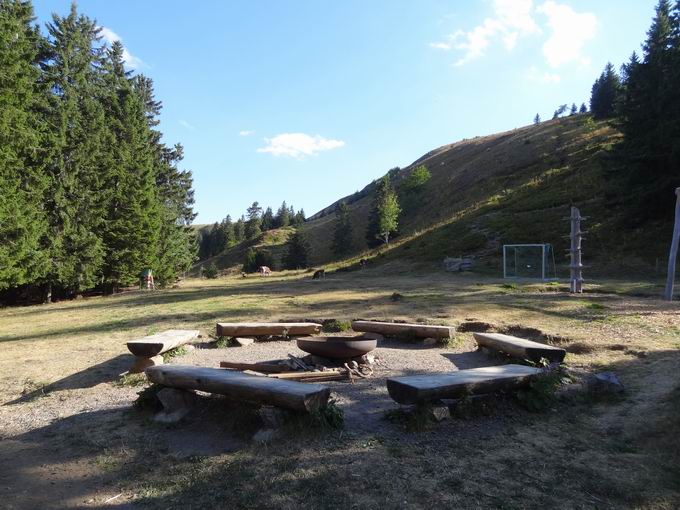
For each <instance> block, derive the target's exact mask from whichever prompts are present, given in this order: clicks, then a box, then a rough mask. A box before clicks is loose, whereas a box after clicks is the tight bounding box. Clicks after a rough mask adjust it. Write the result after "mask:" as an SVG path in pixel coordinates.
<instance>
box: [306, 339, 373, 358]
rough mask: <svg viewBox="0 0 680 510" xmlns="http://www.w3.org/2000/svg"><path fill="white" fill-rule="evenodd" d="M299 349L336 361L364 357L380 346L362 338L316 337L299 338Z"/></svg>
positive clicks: (371, 340)
mask: <svg viewBox="0 0 680 510" xmlns="http://www.w3.org/2000/svg"><path fill="white" fill-rule="evenodd" d="M296 342H297V346H298V348H299V349H301V350H303V351H305V352H307V353H309V354H314V355H316V356H321V357H325V358H334V359H344V358H354V357H358V356H363V355H364V354H368V353H369V352H371V351H372V350H374V349H375V348H376V347H377V346H378V341H377V340H374V339H370V338H364V337H362V336H314V337H307V338H298V339H297V340H296Z"/></svg>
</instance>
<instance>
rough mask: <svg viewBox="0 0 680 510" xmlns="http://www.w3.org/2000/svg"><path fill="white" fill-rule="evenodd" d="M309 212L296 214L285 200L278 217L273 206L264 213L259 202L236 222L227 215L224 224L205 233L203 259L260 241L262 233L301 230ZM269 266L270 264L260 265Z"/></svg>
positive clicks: (201, 250) (200, 241) (201, 248)
mask: <svg viewBox="0 0 680 510" xmlns="http://www.w3.org/2000/svg"><path fill="white" fill-rule="evenodd" d="M305 220H306V218H305V211H304V209H300V210H299V211H297V212H296V211H295V208H294V207H293V206H292V205H291V206H288V205H287V204H286V201H285V200H284V201H283V203H282V204H281V207H279V208H278V210H277V211H276V214H274V211H273V210H272V208H271V207H267V209H265V210H264V211H263V210H262V207H260V204H259V202H253V204H252V205H251V206H250V207H248V209H247V210H246V214H244V215H242V216H241V217H240V218H239V219H238V220H236V221H233V220H232V218H231V216H230V215H227V217H226V218H224V219H223V220H222V221H220V222H216V223H214V224H213V225H212V227H211V228H210V229H209V230H205V231H204V232H203V233H202V235H201V237H200V240H199V252H198V255H199V259H200V260H206V259H209V258H210V257H214V256H215V255H218V254H220V253H222V252H223V251H224V250H226V249H227V248H230V247H231V246H235V245H237V244H239V243H241V242H243V241H250V240H253V239H256V238H257V237H258V236H259V235H260V234H261V233H262V232H266V231H268V230H273V229H276V228H283V227H289V226H292V227H299V226H301V225H302V224H303V223H304V222H305ZM260 265H267V264H260Z"/></svg>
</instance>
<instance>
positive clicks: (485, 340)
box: [473, 333, 567, 363]
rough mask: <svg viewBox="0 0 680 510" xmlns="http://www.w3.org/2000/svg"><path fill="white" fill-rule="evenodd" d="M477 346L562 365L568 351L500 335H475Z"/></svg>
mask: <svg viewBox="0 0 680 510" xmlns="http://www.w3.org/2000/svg"><path fill="white" fill-rule="evenodd" d="M473 335H474V337H475V340H476V341H477V345H479V346H480V347H485V348H487V349H491V350H493V351H499V352H503V353H505V354H508V355H509V356H512V357H514V358H519V359H527V360H530V361H534V362H538V361H541V359H542V358H545V359H547V360H548V361H554V362H557V363H562V361H564V357H565V356H566V355H567V351H565V350H564V349H560V348H559V347H553V346H552V345H546V344H541V343H538V342H533V341H531V340H525V339H524V338H517V337H516V336H510V335H502V334H500V333H473Z"/></svg>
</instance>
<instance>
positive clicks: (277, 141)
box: [257, 133, 345, 159]
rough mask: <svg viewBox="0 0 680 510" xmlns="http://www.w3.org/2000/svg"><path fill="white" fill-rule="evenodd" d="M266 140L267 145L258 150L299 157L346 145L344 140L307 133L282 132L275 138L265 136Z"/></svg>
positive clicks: (276, 154) (275, 154)
mask: <svg viewBox="0 0 680 510" xmlns="http://www.w3.org/2000/svg"><path fill="white" fill-rule="evenodd" d="M265 142H267V145H266V146H265V147H261V148H259V149H257V152H269V153H270V154H273V155H274V156H290V157H293V158H298V159H302V158H304V157H305V156H313V155H316V154H318V153H319V152H322V151H329V150H332V149H337V148H339V147H342V146H344V145H345V142H343V141H342V140H332V139H329V138H324V137H323V136H319V135H314V136H311V135H307V134H305V133H281V134H280V135H276V136H275V137H273V138H265Z"/></svg>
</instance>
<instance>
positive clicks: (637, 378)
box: [0, 268, 680, 509]
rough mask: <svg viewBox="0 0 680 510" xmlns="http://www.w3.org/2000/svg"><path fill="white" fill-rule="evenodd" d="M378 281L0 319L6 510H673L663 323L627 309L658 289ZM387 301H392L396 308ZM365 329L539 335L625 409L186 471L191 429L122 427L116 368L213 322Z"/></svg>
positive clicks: (131, 419) (297, 441)
mask: <svg viewBox="0 0 680 510" xmlns="http://www.w3.org/2000/svg"><path fill="white" fill-rule="evenodd" d="M389 272H390V269H389V268H384V269H381V270H364V271H358V272H353V273H336V274H334V275H330V276H329V278H327V279H326V280H323V281H312V280H311V279H310V278H309V276H308V275H304V274H302V273H289V274H282V275H276V276H274V277H271V278H266V279H265V278H259V277H250V278H246V279H241V278H228V279H218V280H206V281H200V280H188V281H186V282H184V284H183V286H182V287H181V288H179V289H173V290H168V291H159V292H154V293H144V292H131V293H127V294H122V295H118V296H113V297H107V298H92V299H86V300H79V301H72V302H61V303H56V304H53V305H49V306H34V307H27V308H8V309H3V310H0V344H1V346H2V350H1V351H0V374H2V375H1V376H0V377H2V380H1V381H0V383H1V384H0V396H2V401H3V402H4V403H5V405H3V406H1V407H0V437H1V438H2V439H3V441H2V443H0V484H2V487H3V498H4V502H5V503H6V504H8V506H9V507H10V508H38V507H46V506H57V507H97V506H102V505H103V503H104V501H105V500H106V499H108V498H110V497H113V496H115V495H117V494H121V493H122V495H121V496H119V497H118V498H116V500H115V501H112V502H111V504H112V505H115V504H125V503H146V504H148V505H149V507H152V508H201V507H205V508H208V507H215V506H224V507H231V508H240V507H245V508H255V507H257V508H261V507H265V506H269V507H272V508H299V507H300V506H303V507H306V508H340V507H343V508H346V507H348V506H349V507H356V508H379V507H382V508H396V507H399V508H423V507H431V506H439V507H449V508H451V507H465V508H473V507H474V508H479V507H499V508H539V507H548V506H552V507H559V508H591V507H592V508H595V507H597V508H609V507H636V508H669V509H670V508H676V507H677V506H678V505H679V504H680V496H679V493H678V491H679V490H680V487H679V486H678V480H679V479H680V476H678V475H679V474H680V473H678V468H677V462H676V461H677V452H673V451H672V448H673V447H674V446H677V440H676V439H675V438H674V436H673V435H672V434H669V433H668V431H677V412H676V411H675V410H674V409H675V407H677V402H678V382H677V381H678V380H677V373H678V370H679V369H680V355H679V352H678V349H680V315H679V314H678V309H677V305H670V304H666V303H662V302H660V301H658V300H655V299H652V298H645V297H637V296H635V297H633V296H630V295H628V294H626V293H625V292H626V291H627V290H630V289H634V290H635V293H636V294H637V293H640V291H641V288H642V292H650V289H654V287H653V286H650V285H644V286H643V285H640V284H639V283H636V282H606V283H603V284H601V285H598V286H595V285H591V286H590V287H589V288H588V291H589V292H588V293H587V294H584V295H583V296H579V297H574V296H570V295H568V294H566V293H564V292H562V291H560V290H559V289H557V290H555V289H553V288H550V289H546V288H544V286H541V285H521V284H520V285H518V286H517V288H515V289H507V288H504V287H503V286H502V282H500V281H496V280H491V279H487V278H480V277H477V276H473V275H464V276H452V275H447V274H427V273H425V274H410V275H409V274H405V275H400V276H388V274H389ZM395 292H398V293H399V294H401V295H402V296H403V299H401V300H398V301H393V300H392V299H390V296H392V294H393V293H395ZM593 303H596V305H593ZM359 317H361V318H395V319H406V320H412V321H413V320H421V321H428V322H437V323H449V324H453V325H456V324H459V323H461V322H464V321H465V320H466V319H474V320H476V321H479V322H485V323H488V324H491V325H493V326H494V327H496V328H499V329H502V328H509V327H512V326H521V327H524V328H535V329H536V330H539V332H540V333H542V334H546V335H550V336H551V337H553V338H558V339H559V342H560V343H561V345H564V346H565V347H567V349H569V347H570V346H572V348H571V349H569V350H570V352H569V354H568V358H567V361H568V364H569V365H570V366H573V367H581V368H586V369H593V368H596V369H607V370H614V371H616V372H617V373H618V374H619V376H620V378H621V379H622V380H623V382H624V384H625V385H626V387H627V390H628V391H627V394H626V396H625V397H624V398H623V399H621V400H617V401H577V402H570V403H562V404H558V405H556V406H555V408H554V409H553V410H552V411H550V412H547V413H543V414H532V413H528V412H526V411H523V410H522V409H520V408H519V407H517V406H516V405H514V404H513V403H512V402H505V401H504V402H499V403H498V405H497V406H494V408H493V409H492V411H491V413H490V415H489V416H474V417H471V418H467V419H462V418H457V419H455V420H453V421H452V422H449V423H448V424H441V426H437V427H434V428H433V429H431V430H427V431H424V432H419V433H404V432H401V431H399V430H398V427H397V426H395V425H393V424H390V423H389V422H384V426H382V427H380V428H378V429H376V430H375V431H373V432H372V433H370V434H367V433H364V432H361V433H357V432H356V431H353V430H351V429H347V430H345V431H344V432H342V433H341V434H339V433H334V432H331V433H328V432H326V433H322V432H314V431H309V432H307V431H306V432H304V434H302V435H301V436H302V437H301V436H300V435H298V436H296V435H295V434H292V435H288V436H286V437H284V438H283V439H281V440H280V441H278V442H275V443H273V444H271V445H269V446H254V445H249V444H248V443H247V442H244V441H245V439H243V438H242V437H240V436H239V437H236V439H234V441H235V442H234V447H233V448H231V449H230V448H226V449H225V450H224V451H215V448H214V445H206V446H205V451H206V452H210V453H205V454H203V455H195V454H192V455H191V456H186V455H182V454H180V453H178V452H181V451H183V449H182V448H183V447H184V446H186V444H191V445H192V446H196V445H199V446H200V443H201V441H202V440H203V437H204V436H203V435H202V432H201V431H203V430H204V429H191V430H187V429H185V428H183V427H182V426H176V427H173V428H169V429H168V428H167V427H165V426H160V425H157V424H153V423H151V422H148V421H145V420H146V419H145V418H144V415H140V414H139V413H138V412H135V411H132V410H131V404H132V402H133V400H134V399H135V397H136V393H137V392H138V391H139V390H140V387H137V386H136V384H137V383H136V382H135V383H134V384H132V382H131V381H127V380H122V381H121V379H120V374H121V373H122V372H124V371H125V369H126V368H127V367H128V366H129V362H130V359H129V356H128V355H127V354H126V350H125V345H124V343H125V341H127V340H129V339H132V338H135V337H140V336H144V335H147V334H150V333H153V332H156V331H160V330H163V329H167V328H192V329H193V328H197V329H200V330H201V331H202V333H203V334H204V335H207V334H209V333H212V332H213V329H214V323H215V322H216V321H217V320H246V319H248V320H250V319H267V320H272V319H274V320H276V319H283V318H286V319H290V318H314V319H319V320H322V319H330V318H335V319H338V320H348V319H352V318H359ZM460 336H461V338H458V337H457V340H458V341H459V343H460V345H461V346H462V347H461V348H470V347H471V343H470V342H469V338H468V339H467V340H466V337H469V333H460ZM407 355H408V351H405V356H407ZM343 405H349V406H351V405H352V403H351V402H349V403H345V404H343ZM674 406H675V407H674ZM232 420H233V417H232ZM227 421H228V420H215V421H211V418H210V417H209V416H207V415H206V416H205V418H204V420H203V421H202V422H201V427H204V428H210V427H213V429H214V430H213V429H210V430H213V431H214V432H215V431H216V432H215V434H224V433H225V432H224V430H223V429H224V427H225V423H226V422H227ZM220 437H221V436H220ZM48 495H49V496H48ZM48 497H49V498H50V499H49V500H48V499H47V498H48Z"/></svg>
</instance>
